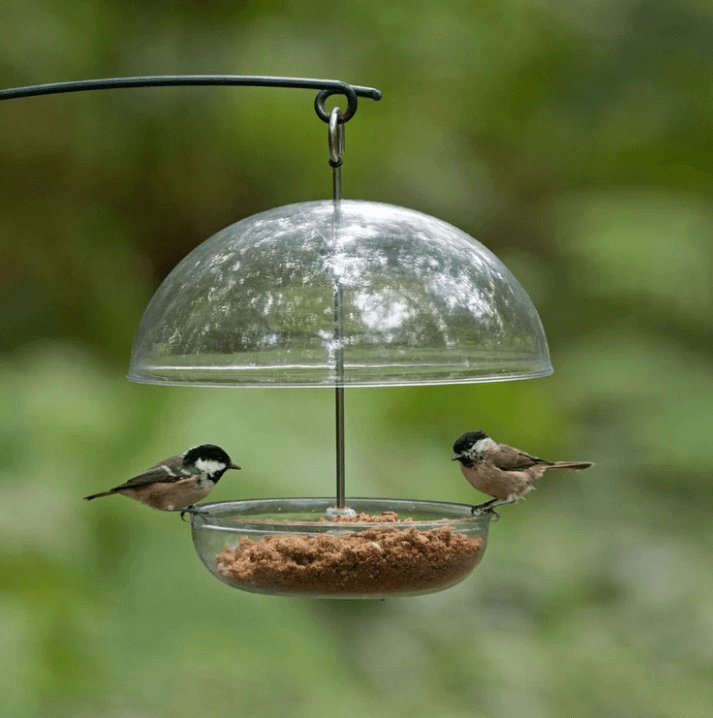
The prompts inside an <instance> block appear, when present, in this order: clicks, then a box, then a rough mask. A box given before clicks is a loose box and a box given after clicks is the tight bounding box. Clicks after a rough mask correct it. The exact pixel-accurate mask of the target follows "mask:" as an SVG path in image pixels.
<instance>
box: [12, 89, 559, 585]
mask: <svg viewBox="0 0 713 718" xmlns="http://www.w3.org/2000/svg"><path fill="white" fill-rule="evenodd" d="M161 85H259V86H274V87H291V88H308V89H316V90H319V93H318V94H317V97H316V100H315V109H316V112H317V115H318V116H319V118H320V119H322V120H323V121H324V122H326V123H327V128H328V133H327V134H328V148H329V165H330V166H331V172H332V197H331V198H329V199H323V200H318V201H314V202H302V203H299V204H291V205H286V206H281V207H277V208H275V209H271V210H268V211H266V212H262V213H260V214H256V215H253V216H251V217H247V218H245V219H242V220H240V221H238V222H236V223H235V224H231V225H230V226H228V227H226V228H225V229H223V230H221V231H219V232H218V233H217V234H215V235H213V236H212V237H210V238H209V239H207V240H205V241H204V242H203V243H202V244H200V245H198V246H197V247H196V248H195V249H194V250H193V251H192V252H191V253H190V254H188V256H186V257H185V258H184V259H183V260H182V261H181V262H180V263H179V264H178V265H177V266H176V267H175V268H174V269H173V271H172V272H171V273H170V274H169V275H168V276H167V277H166V279H165V280H164V282H163V283H162V284H161V286H160V287H159V288H158V290H157V291H156V293H155V294H154V296H153V298H152V299H151V301H150V303H149V305H148V307H147V309H146V311H145V312H144V315H143V318H142V320H141V324H140V326H139V329H138V332H137V334H136V338H135V341H134V347H133V352H132V356H131V365H130V369H129V379H130V380H132V381H135V382H141V383H146V384H157V385H173V386H203V387H206V386H210V387H222V388H229V387H235V388H246V387H260V388H266V387H273V388H287V387H318V388H323V389H330V390H332V391H334V394H335V418H336V422H335V424H336V431H335V456H336V468H335V478H336V481H335V486H336V488H335V493H334V496H333V497H330V498H317V499H306V498H287V499H264V500H251V501H231V502H224V503H212V504H205V505H203V506H200V507H198V508H197V510H195V511H193V512H192V513H191V523H192V532H193V540H194V544H195V547H196V550H197V551H198V553H199V555H200V557H201V559H202V561H203V562H204V563H205V565H206V566H207V568H208V569H209V570H210V571H211V573H213V575H215V576H216V577H218V578H219V579H221V580H222V581H224V582H226V583H228V584H229V585H231V586H234V587H236V588H240V589H244V590H248V591H255V592H261V593H274V594H283V595H309V596H321V597H330V598H334V597H348V598H355V597H382V596H386V595H413V594H418V593H425V592H430V591H434V590H440V589H443V588H447V587H448V586H451V585H453V584H454V583H456V582H458V581H460V580H462V579H463V578H464V577H465V576H466V575H467V574H468V573H470V571H471V570H472V569H473V568H474V567H475V566H476V565H477V563H478V562H479V561H480V559H481V557H482V554H483V552H484V550H485V546H486V540H487V534H488V526H489V521H490V514H489V513H485V512H484V513H481V514H476V515H475V516H473V515H471V511H470V507H469V506H466V505H462V504H452V503H444V502H426V501H415V500H410V499H368V498H367V499H353V498H347V493H346V482H345V452H344V412H345V401H344V391H345V389H346V388H348V387H384V386H404V385H410V386H426V385H437V384H465V383H475V382H495V381H507V380H514V379H528V378H534V377H541V376H546V375H548V374H551V373H552V367H551V365H550V360H549V355H548V350H547V342H546V339H545V334H544V331H543V328H542V324H541V322H540V319H539V317H538V314H537V311H536V309H535V307H534V305H533V303H532V301H531V300H530V298H529V296H528V295H527V293H526V292H525V290H524V289H523V288H522V286H521V285H520V284H519V282H518V281H517V280H516V279H515V277H514V276H513V275H512V274H511V273H510V271H509V270H508V269H507V267H505V265H504V264H503V263H502V262H501V261H500V260H499V259H498V258H497V257H496V256H495V255H494V254H493V253H492V252H490V251H489V250H488V249H487V248H486V247H484V246H483V245H482V244H480V242H478V241H477V240H475V239H474V238H473V237H471V236H469V235H468V234H466V233H464V232H462V231H461V230H459V229H457V228H456V227H453V226H452V225H450V224H448V223H446V222H443V221H442V220H439V219H436V218H435V217H431V216H429V215H426V214H423V213H421V212H417V211H414V210H412V209H406V208H404V207H397V206H394V205H390V204H383V203H380V202H366V201H357V200H345V199H342V192H341V167H342V163H343V159H344V146H345V143H344V128H345V125H346V123H347V122H348V121H350V120H351V119H352V118H353V117H354V114H355V113H356V110H357V104H358V97H367V98H371V99H374V100H378V99H380V97H381V93H380V92H379V91H378V90H376V89H373V88H368V87H360V86H354V85H348V84H346V83H342V82H336V81H330V80H311V79H301V78H274V77H269V78H264V77H240V76H177V77H173V76H172V77H145V78H116V79H112V80H88V81H81V82H75V83H58V84H54V85H39V86H33V87H27V88H16V89H14V90H4V91H0V99H10V98H12V97H26V96H29V95H33V94H34V95H36V94H51V93H54V92H73V91H80V90H96V89H110V88H114V87H139V86H161ZM334 94H339V95H342V96H344V97H345V98H346V101H347V107H346V108H345V110H343V111H342V110H339V109H337V108H334V109H332V110H331V111H329V110H327V109H326V107H325V101H326V99H327V98H328V97H329V96H330V95H334Z"/></svg>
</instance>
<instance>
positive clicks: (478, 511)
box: [470, 504, 500, 521]
mask: <svg viewBox="0 0 713 718" xmlns="http://www.w3.org/2000/svg"><path fill="white" fill-rule="evenodd" d="M485 514H490V515H491V516H492V517H493V521H499V520H500V513H499V512H498V511H496V510H495V509H494V508H493V507H492V506H489V505H487V504H482V505H480V506H471V507H470V515H471V516H473V517H476V516H485Z"/></svg>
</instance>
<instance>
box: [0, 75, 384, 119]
mask: <svg viewBox="0 0 713 718" xmlns="http://www.w3.org/2000/svg"><path fill="white" fill-rule="evenodd" d="M200 85H208V86H231V87H233V86H238V87H241V86H242V87H285V88H297V89H304V90H319V93H318V94H317V97H316V98H315V100H314V109H315V112H316V113H317V116H318V117H319V118H320V120H322V121H323V122H329V111H328V110H327V109H326V107H325V105H324V103H325V100H326V99H327V98H328V97H331V96H332V95H344V96H345V97H346V98H347V108H346V110H344V111H343V112H341V113H340V117H339V122H341V123H344V122H348V121H349V120H351V118H352V117H354V115H355V113H356V111H357V105H358V102H359V100H358V98H359V97H368V98H370V99H372V100H380V99H381V91H380V90H377V89H376V88H374V87H362V86H361V85H350V84H349V83H347V82H341V81H340V80H318V79H314V78H309V77H271V76H261V75H146V76H141V77H108V78H103V79H99V80H74V81H70V82H52V83H49V84H44V85H28V86H26V87H11V88H8V89H6V90H0V100H15V99H18V98H21V97H34V96H37V95H56V94H60V93H64V92H89V91H93V90H114V89H119V88H125V87H170V86H180V87H185V86H200Z"/></svg>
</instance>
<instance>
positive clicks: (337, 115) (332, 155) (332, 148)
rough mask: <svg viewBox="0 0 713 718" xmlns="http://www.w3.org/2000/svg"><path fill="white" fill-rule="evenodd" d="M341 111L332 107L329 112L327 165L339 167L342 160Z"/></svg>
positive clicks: (342, 131)
mask: <svg viewBox="0 0 713 718" xmlns="http://www.w3.org/2000/svg"><path fill="white" fill-rule="evenodd" d="M341 118H342V112H341V110H340V109H339V108H338V107H334V108H332V111H331V112H330V113H329V132H328V134H327V137H328V140H329V166H330V167H332V168H336V167H341V166H342V162H343V161H344V122H343V121H342V119H341Z"/></svg>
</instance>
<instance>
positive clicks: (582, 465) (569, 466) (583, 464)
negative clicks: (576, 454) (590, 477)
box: [547, 461, 594, 469]
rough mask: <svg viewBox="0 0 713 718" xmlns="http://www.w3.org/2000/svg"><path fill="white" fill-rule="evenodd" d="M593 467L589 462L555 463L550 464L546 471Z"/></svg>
mask: <svg viewBox="0 0 713 718" xmlns="http://www.w3.org/2000/svg"><path fill="white" fill-rule="evenodd" d="M590 466H594V464H593V463H592V462H591V461H555V462H553V463H552V464H550V465H549V466H548V467H547V468H548V469H588V468H589V467H590Z"/></svg>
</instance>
